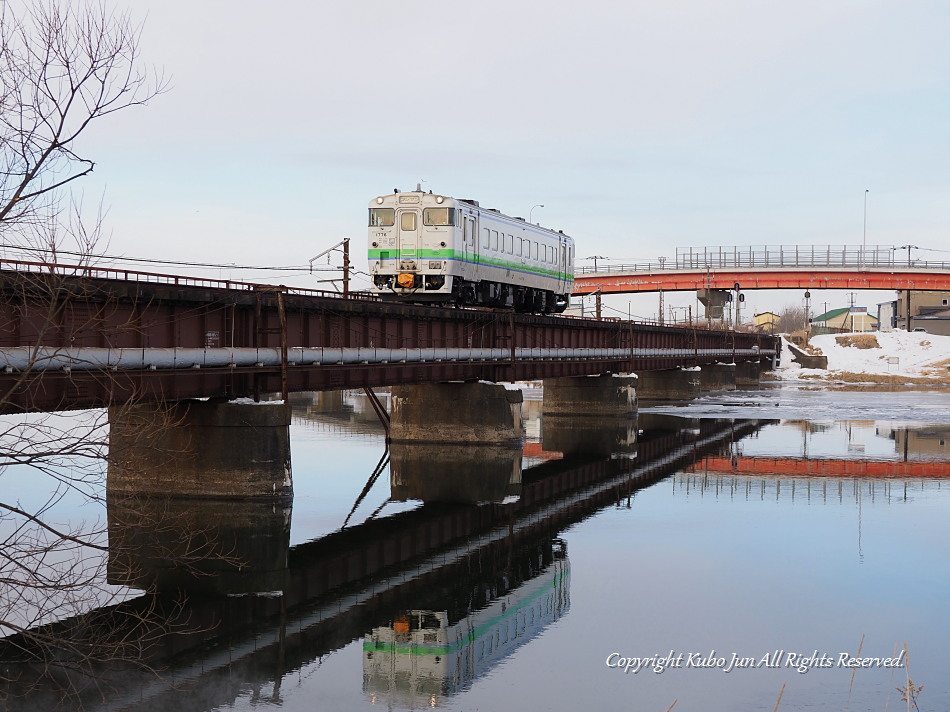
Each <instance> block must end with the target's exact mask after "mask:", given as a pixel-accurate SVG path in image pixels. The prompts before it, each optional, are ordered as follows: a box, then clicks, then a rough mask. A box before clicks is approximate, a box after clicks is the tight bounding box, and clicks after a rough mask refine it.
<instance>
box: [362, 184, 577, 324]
mask: <svg viewBox="0 0 950 712" xmlns="http://www.w3.org/2000/svg"><path fill="white" fill-rule="evenodd" d="M369 267H370V272H371V273H372V277H373V287H372V291H373V292H374V293H375V294H379V295H381V296H383V297H384V298H391V299H395V298H402V299H405V300H406V301H411V302H430V303H436V304H449V303H454V304H457V305H464V304H475V305H480V306H489V307H511V308H514V309H515V310H517V311H523V312H542V313H545V314H549V313H552V312H562V311H564V309H565V307H567V304H568V301H569V299H570V295H571V291H572V290H573V287H574V240H573V239H571V238H570V237H568V236H567V235H565V234H564V233H562V232H555V231H554V230H547V229H545V228H543V227H539V226H537V225H532V224H531V223H529V222H526V221H525V220H524V219H523V218H513V217H509V216H507V215H503V214H501V213H499V212H498V211H497V210H489V209H485V208H482V207H480V206H479V205H478V202H477V201H474V200H456V199H455V198H449V197H446V196H442V195H432V193H431V192H430V193H423V192H422V191H421V190H420V189H418V188H417V189H416V190H415V191H412V192H404V193H400V192H398V191H397V192H395V193H393V194H392V195H382V196H379V197H378V198H375V199H374V200H373V201H371V202H370V208H369Z"/></svg>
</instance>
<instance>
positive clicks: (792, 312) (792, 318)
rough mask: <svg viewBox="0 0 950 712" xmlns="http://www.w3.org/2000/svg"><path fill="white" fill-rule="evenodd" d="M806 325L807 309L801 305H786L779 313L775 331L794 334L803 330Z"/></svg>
mask: <svg viewBox="0 0 950 712" xmlns="http://www.w3.org/2000/svg"><path fill="white" fill-rule="evenodd" d="M806 327H807V324H805V309H804V308H803V307H800V306H786V307H784V308H783V309H782V311H781V313H780V314H779V318H778V322H777V323H776V325H775V333H777V334H792V333H794V332H796V331H802V330H803V329H805V328H806Z"/></svg>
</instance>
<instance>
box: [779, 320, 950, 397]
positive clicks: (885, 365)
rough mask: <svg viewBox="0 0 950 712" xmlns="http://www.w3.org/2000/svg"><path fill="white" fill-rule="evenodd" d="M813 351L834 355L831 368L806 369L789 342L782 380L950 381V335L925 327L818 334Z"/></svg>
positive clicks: (784, 353) (781, 368) (830, 357)
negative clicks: (909, 329)
mask: <svg viewBox="0 0 950 712" xmlns="http://www.w3.org/2000/svg"><path fill="white" fill-rule="evenodd" d="M807 350H808V351H809V352H811V353H813V354H814V355H822V356H826V357H827V358H828V368H827V369H816V368H803V367H802V366H801V365H800V364H798V363H797V362H795V361H793V360H792V353H791V351H790V349H788V347H787V343H783V348H782V358H781V361H780V363H779V367H778V368H776V369H774V370H773V371H772V373H771V377H772V379H774V380H780V381H821V382H827V383H844V384H868V383H870V384H893V385H902V384H904V385H923V386H926V385H934V386H936V385H950V336H936V335H933V334H927V333H922V332H910V333H908V332H906V331H892V332H869V333H866V334H823V335H821V336H814V337H812V339H811V341H810V342H809V345H808V348H807Z"/></svg>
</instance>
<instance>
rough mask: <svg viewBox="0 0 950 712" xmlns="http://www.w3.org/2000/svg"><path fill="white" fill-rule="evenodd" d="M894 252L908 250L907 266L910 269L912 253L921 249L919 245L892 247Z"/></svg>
mask: <svg viewBox="0 0 950 712" xmlns="http://www.w3.org/2000/svg"><path fill="white" fill-rule="evenodd" d="M891 249H892V250H907V266H908V267H910V251H911V250H919V249H920V248H919V247H917V245H901V246H900V247H892V248H891Z"/></svg>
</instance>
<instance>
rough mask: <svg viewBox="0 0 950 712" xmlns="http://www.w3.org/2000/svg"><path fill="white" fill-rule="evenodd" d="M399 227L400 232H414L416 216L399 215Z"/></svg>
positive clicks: (408, 214) (409, 214)
mask: <svg viewBox="0 0 950 712" xmlns="http://www.w3.org/2000/svg"><path fill="white" fill-rule="evenodd" d="M399 227H400V229H402V230H415V229H416V214H415V213H403V214H402V215H400V216H399Z"/></svg>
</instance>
